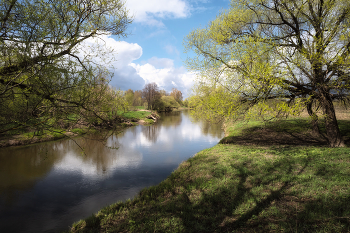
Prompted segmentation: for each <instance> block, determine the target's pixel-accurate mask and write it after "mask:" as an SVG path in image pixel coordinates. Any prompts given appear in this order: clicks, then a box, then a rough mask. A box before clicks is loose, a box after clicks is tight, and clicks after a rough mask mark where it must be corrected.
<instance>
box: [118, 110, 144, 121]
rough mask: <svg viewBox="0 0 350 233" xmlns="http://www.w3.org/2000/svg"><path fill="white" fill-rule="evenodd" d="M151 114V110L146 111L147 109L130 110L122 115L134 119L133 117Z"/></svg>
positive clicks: (137, 117) (138, 117) (140, 117)
mask: <svg viewBox="0 0 350 233" xmlns="http://www.w3.org/2000/svg"><path fill="white" fill-rule="evenodd" d="M150 114H151V113H150V112H146V111H129V112H125V113H122V114H121V116H123V117H125V118H128V119H133V118H136V119H143V118H146V117H147V116H149V115H150Z"/></svg>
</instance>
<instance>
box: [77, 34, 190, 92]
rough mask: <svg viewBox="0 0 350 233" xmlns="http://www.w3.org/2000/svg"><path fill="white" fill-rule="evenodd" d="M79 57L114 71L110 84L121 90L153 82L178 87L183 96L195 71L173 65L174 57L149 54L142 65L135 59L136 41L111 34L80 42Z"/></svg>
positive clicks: (138, 48) (138, 49) (162, 86)
mask: <svg viewBox="0 0 350 233" xmlns="http://www.w3.org/2000/svg"><path fill="white" fill-rule="evenodd" d="M79 49H80V55H79V57H81V58H84V59H90V60H92V61H93V62H95V63H96V64H104V65H105V66H106V67H108V69H109V70H110V72H111V73H113V74H114V75H113V77H112V80H111V82H110V85H112V86H114V87H117V88H120V89H121V90H127V89H132V90H142V89H143V87H144V85H145V83H149V82H156V83H157V84H158V86H159V87H160V89H164V90H166V91H168V92H170V91H171V89H172V88H177V89H178V90H180V91H181V92H182V94H183V96H184V98H186V97H187V95H188V90H189V89H190V88H191V87H192V84H193V80H194V77H195V75H194V74H191V73H189V72H188V71H187V70H186V69H185V68H184V67H178V68H177V67H175V65H174V60H172V59H169V58H158V57H152V58H150V59H148V60H147V61H146V62H145V63H143V64H142V65H140V64H137V63H135V62H134V61H136V60H138V59H139V58H140V57H141V56H142V48H141V46H140V45H138V44H136V43H128V42H125V41H116V40H115V39H113V37H112V36H110V35H104V36H100V37H99V38H94V39H88V40H86V41H84V43H82V44H81V47H80V48H79Z"/></svg>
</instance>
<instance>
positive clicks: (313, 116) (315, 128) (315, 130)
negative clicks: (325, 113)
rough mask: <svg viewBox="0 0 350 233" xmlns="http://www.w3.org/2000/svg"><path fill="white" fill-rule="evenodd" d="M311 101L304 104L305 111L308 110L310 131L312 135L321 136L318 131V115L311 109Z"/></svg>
mask: <svg viewBox="0 0 350 233" xmlns="http://www.w3.org/2000/svg"><path fill="white" fill-rule="evenodd" d="M312 103H313V101H310V102H309V103H308V104H307V105H306V109H307V112H308V114H309V116H310V117H311V124H312V133H313V134H314V135H317V136H323V135H322V134H321V132H320V128H319V127H318V116H317V115H316V113H314V111H313V110H312Z"/></svg>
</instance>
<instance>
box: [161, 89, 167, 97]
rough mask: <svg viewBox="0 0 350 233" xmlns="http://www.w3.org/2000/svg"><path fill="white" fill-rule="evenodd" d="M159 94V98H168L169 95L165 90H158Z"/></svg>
mask: <svg viewBox="0 0 350 233" xmlns="http://www.w3.org/2000/svg"><path fill="white" fill-rule="evenodd" d="M159 93H160V95H161V96H168V95H169V94H168V92H166V90H160V91H159Z"/></svg>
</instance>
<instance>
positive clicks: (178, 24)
mask: <svg viewBox="0 0 350 233" xmlns="http://www.w3.org/2000/svg"><path fill="white" fill-rule="evenodd" d="M229 4H230V0H127V1H126V6H127V8H128V9H129V11H130V14H131V15H133V16H134V22H133V23H132V24H131V25H130V26H129V28H128V31H127V32H128V33H129V36H128V37H126V38H119V39H118V38H115V37H113V36H110V37H108V38H107V37H106V38H103V39H104V41H105V44H106V45H107V47H110V48H112V49H113V53H110V55H112V56H113V57H114V59H115V60H114V61H113V62H112V64H113V67H114V68H113V69H112V72H113V73H114V76H113V78H112V80H111V82H110V84H111V85H112V86H114V87H117V88H120V89H121V90H127V89H129V88H130V89H133V90H141V89H142V88H143V86H144V85H145V84H146V83H148V82H156V83H157V84H158V86H159V87H160V89H164V90H166V91H168V92H170V91H171V89H172V88H173V87H175V88H177V89H179V90H181V92H182V93H183V96H184V97H185V98H186V97H188V95H189V91H190V89H191V86H192V85H193V79H194V75H193V74H191V73H190V72H189V71H188V70H186V68H185V67H184V64H183V61H184V60H185V59H186V56H187V55H186V54H184V53H183V50H184V49H183V39H184V37H185V36H186V35H188V34H189V33H190V32H191V31H192V30H194V29H196V28H199V27H205V26H206V25H207V24H208V23H209V22H210V21H211V20H214V19H215V17H216V16H217V15H218V14H219V13H220V12H221V11H222V10H224V9H227V8H229Z"/></svg>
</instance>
